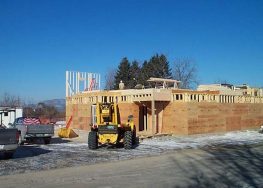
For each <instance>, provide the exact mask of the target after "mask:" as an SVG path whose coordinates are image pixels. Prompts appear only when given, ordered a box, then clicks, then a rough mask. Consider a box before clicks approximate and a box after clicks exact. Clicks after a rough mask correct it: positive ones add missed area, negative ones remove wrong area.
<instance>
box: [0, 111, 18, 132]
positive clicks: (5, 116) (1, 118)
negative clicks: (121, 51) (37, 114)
mask: <svg viewBox="0 0 263 188" xmlns="http://www.w3.org/2000/svg"><path fill="white" fill-rule="evenodd" d="M22 116H23V109H22V108H19V107H16V108H11V107H0V125H2V126H5V127H7V128H10V124H13V123H14V121H15V119H16V118H19V117H22Z"/></svg>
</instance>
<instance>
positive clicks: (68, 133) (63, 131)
mask: <svg viewBox="0 0 263 188" xmlns="http://www.w3.org/2000/svg"><path fill="white" fill-rule="evenodd" d="M72 120H73V115H72V116H70V118H69V120H68V122H67V124H66V127H65V128H60V129H59V131H58V136H59V137H60V138H75V137H78V134H77V133H75V131H73V130H72V129H71V128H69V127H70V125H71V122H72Z"/></svg>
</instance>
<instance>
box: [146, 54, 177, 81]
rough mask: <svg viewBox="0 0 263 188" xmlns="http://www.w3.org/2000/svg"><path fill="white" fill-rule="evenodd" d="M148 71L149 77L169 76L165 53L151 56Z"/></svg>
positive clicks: (169, 71) (170, 74) (169, 70)
mask: <svg viewBox="0 0 263 188" xmlns="http://www.w3.org/2000/svg"><path fill="white" fill-rule="evenodd" d="M148 66H149V68H148V69H149V71H151V72H150V73H149V76H150V77H157V78H171V77H172V73H171V69H170V67H169V62H168V60H167V58H166V57H165V55H163V54H161V55H160V56H159V55H158V54H156V55H154V56H153V57H151V59H150V61H149V65H148Z"/></svg>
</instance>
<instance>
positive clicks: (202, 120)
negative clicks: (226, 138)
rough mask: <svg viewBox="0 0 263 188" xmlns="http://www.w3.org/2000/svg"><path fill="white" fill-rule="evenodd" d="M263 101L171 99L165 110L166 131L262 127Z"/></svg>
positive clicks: (212, 131) (189, 131)
mask: <svg viewBox="0 0 263 188" xmlns="http://www.w3.org/2000/svg"><path fill="white" fill-rule="evenodd" d="M262 124H263V104H218V103H170V104H169V105H168V106H167V107H166V108H165V110H164V113H163V132H165V133H174V134H178V135H190V134H200V133H216V132H226V131H236V130H246V129H253V128H259V127H260V125H262Z"/></svg>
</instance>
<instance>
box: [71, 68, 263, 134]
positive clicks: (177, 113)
mask: <svg viewBox="0 0 263 188" xmlns="http://www.w3.org/2000/svg"><path fill="white" fill-rule="evenodd" d="M148 81H149V82H151V83H152V85H153V86H154V87H153V88H147V89H146V88H143V87H139V88H140V89H127V90H125V89H120V90H109V91H105V90H100V76H99V75H98V74H92V73H80V72H67V73H66V119H67V120H68V119H69V118H70V117H71V116H72V117H73V118H72V125H71V126H72V128H78V129H84V130H89V129H90V124H92V123H93V122H94V121H95V114H94V111H95V110H94V107H95V106H94V104H96V103H97V102H116V103H117V104H118V107H119V113H120V119H121V122H126V121H127V118H128V116H129V115H133V117H134V121H135V125H136V130H137V132H138V133H139V134H141V135H154V134H162V133H173V134H178V135H190V134H199V133H215V132H225V131H235V130H245V129H251V128H259V127H260V125H262V124H263V96H262V95H263V94H262V89H260V88H257V89H254V90H252V89H251V88H250V87H247V85H242V86H239V87H234V86H232V85H229V84H219V85H218V84H217V85H215V84H213V85H201V86H200V87H198V89H197V90H185V89H179V88H178V84H179V81H176V80H172V79H161V78H150V79H149V80H148ZM124 84H125V83H124ZM248 89H249V90H248ZM248 91H251V92H252V91H253V92H252V93H251V94H248ZM255 92H257V93H256V94H255Z"/></svg>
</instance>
